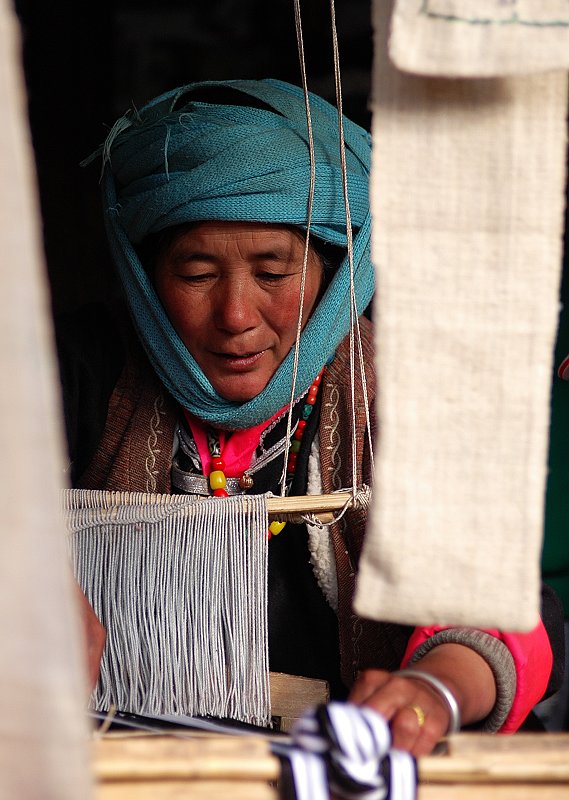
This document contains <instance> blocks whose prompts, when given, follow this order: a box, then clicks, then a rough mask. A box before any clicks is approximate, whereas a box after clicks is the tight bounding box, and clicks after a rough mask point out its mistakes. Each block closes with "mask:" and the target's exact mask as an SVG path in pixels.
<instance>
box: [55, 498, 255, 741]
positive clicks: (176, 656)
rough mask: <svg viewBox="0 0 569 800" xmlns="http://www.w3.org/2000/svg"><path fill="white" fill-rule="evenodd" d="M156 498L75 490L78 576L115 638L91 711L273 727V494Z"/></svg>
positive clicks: (72, 526) (71, 502) (73, 543)
mask: <svg viewBox="0 0 569 800" xmlns="http://www.w3.org/2000/svg"><path fill="white" fill-rule="evenodd" d="M149 497H150V496H148V495H144V494H140V495H136V494H134V495H130V496H128V495H126V494H124V493H117V494H116V495H114V494H113V493H108V492H96V491H93V492H90V491H87V492H86V491H84V490H71V491H69V492H67V493H66V497H65V506H66V508H67V512H68V525H69V531H70V536H69V544H70V551H71V556H72V560H73V564H74V569H75V573H76V577H77V580H78V582H79V584H80V585H81V587H82V588H83V590H84V592H85V594H86V595H87V597H88V599H89V601H90V602H91V604H92V606H93V608H94V610H95V613H96V614H97V616H98V617H99V619H100V620H101V621H102V623H103V625H104V626H105V628H106V629H107V636H108V639H107V646H106V648H105V653H104V655H103V660H102V664H101V678H100V681H99V683H98V686H97V688H96V690H95V692H94V693H93V695H92V697H91V707H92V708H94V709H96V710H106V709H109V708H110V706H111V705H114V706H116V707H117V708H118V709H120V710H121V711H126V712H130V713H136V714H142V715H147V716H155V715H158V714H185V715H190V716H206V715H212V716H215V717H220V718H230V719H238V720H241V721H243V722H249V723H253V724H256V725H268V723H269V721H270V695H269V683H268V634H267V630H268V625H267V528H268V515H267V508H266V498H265V496H264V495H255V496H247V497H242V496H239V497H230V498H215V499H205V500H195V499H193V498H188V497H184V496H180V495H172V496H170V495H163V496H158V497H156V496H154V497H153V499H154V500H155V502H144V501H145V500H147V499H148V498H149ZM121 498H122V499H123V500H125V499H127V498H128V502H121Z"/></svg>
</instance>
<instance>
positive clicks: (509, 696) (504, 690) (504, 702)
mask: <svg viewBox="0 0 569 800" xmlns="http://www.w3.org/2000/svg"><path fill="white" fill-rule="evenodd" d="M450 644H455V645H463V646H464V647H465V648H466V649H467V650H470V651H473V653H474V655H476V654H478V655H479V656H480V658H482V660H483V662H484V664H485V665H486V667H487V668H488V669H490V671H491V672H492V678H493V685H492V683H489V684H488V685H486V684H483V686H482V687H481V688H482V691H488V690H489V689H492V691H493V694H492V697H493V704H492V706H491V707H489V708H488V709H487V711H486V713H485V714H483V713H482V711H483V708H482V707H481V706H480V705H479V703H478V702H477V703H473V702H472V700H470V708H469V709H466V708H463V706H462V700H461V698H460V697H457V699H458V700H459V705H460V707H461V712H462V723H463V725H471V724H474V723H478V725H477V727H478V728H480V729H481V730H484V731H487V732H489V733H494V732H496V731H497V730H499V729H500V728H501V726H502V725H503V724H504V722H505V720H506V719H507V717H508V714H509V713H510V709H511V708H512V703H513V701H514V697H515V693H516V683H517V681H516V667H515V663H514V659H513V657H512V654H511V653H510V651H509V649H508V647H507V646H506V645H505V644H504V642H502V641H501V640H500V639H498V638H496V636H493V635H492V634H490V633H487V632H486V631H482V630H479V629H475V628H446V629H443V630H441V631H439V632H438V633H436V634H435V635H434V636H432V637H430V638H429V639H427V640H426V641H424V642H423V643H422V644H421V645H420V646H419V647H418V648H417V649H416V650H415V652H414V654H413V656H412V657H411V659H410V660H409V662H408V663H407V664H406V666H413V665H416V666H417V667H418V668H419V669H421V668H422V667H423V665H426V664H427V663H429V666H428V669H429V671H430V672H432V671H433V670H436V674H437V676H438V677H440V678H441V679H442V680H445V679H448V678H449V677H450V678H451V683H452V685H451V683H448V684H447V685H449V688H450V689H451V690H453V691H456V692H458V694H461V689H462V686H461V685H460V686H459V687H457V686H455V684H454V682H453V681H452V678H454V675H455V672H454V671H453V673H452V677H451V676H447V674H446V667H445V664H444V663H440V662H439V656H440V655H441V648H443V647H444V648H445V650H443V651H442V653H443V654H445V653H446V655H445V656H444V657H445V660H446V658H447V657H449V658H450V657H451V656H452V651H448V650H446V646H447V645H450ZM457 652H458V656H459V657H462V656H467V654H463V653H462V652H461V651H457ZM427 657H429V659H431V658H432V659H434V661H429V662H425V659H426V658H427ZM450 663H452V662H450ZM479 663H480V662H477V661H476V660H475V659H474V660H473V662H471V666H469V667H468V669H470V668H474V667H476V665H477V664H479ZM486 674H487V676H488V677H489V675H488V673H486ZM458 677H460V676H458ZM468 694H469V695H470V692H468ZM467 714H468V716H467Z"/></svg>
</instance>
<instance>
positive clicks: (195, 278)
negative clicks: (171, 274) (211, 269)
mask: <svg viewBox="0 0 569 800" xmlns="http://www.w3.org/2000/svg"><path fill="white" fill-rule="evenodd" d="M180 278H181V279H182V280H183V281H184V283H205V282H206V281H208V280H211V278H212V275H211V274H209V273H207V272H203V273H198V274H196V275H180Z"/></svg>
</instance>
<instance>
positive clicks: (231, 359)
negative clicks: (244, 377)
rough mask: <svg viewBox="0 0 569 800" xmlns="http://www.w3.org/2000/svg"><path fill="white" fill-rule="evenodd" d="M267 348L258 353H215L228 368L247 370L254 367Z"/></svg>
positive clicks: (240, 370) (238, 370)
mask: <svg viewBox="0 0 569 800" xmlns="http://www.w3.org/2000/svg"><path fill="white" fill-rule="evenodd" d="M265 352H266V351H265V350H260V351H259V352H258V353H245V354H244V355H238V354H236V353H215V356H216V357H217V358H218V359H220V361H221V362H222V363H223V365H224V366H225V368H226V369H230V370H232V371H234V372H247V370H250V369H252V368H253V367H254V366H255V365H256V364H257V362H258V361H259V360H260V359H261V358H262V357H263V355H264V354H265Z"/></svg>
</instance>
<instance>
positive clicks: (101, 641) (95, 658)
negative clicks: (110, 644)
mask: <svg viewBox="0 0 569 800" xmlns="http://www.w3.org/2000/svg"><path fill="white" fill-rule="evenodd" d="M76 594H77V600H78V604H79V615H80V620H81V627H82V629H83V639H84V644H85V657H86V661H87V676H88V679H89V688H90V689H94V688H95V686H96V684H97V681H98V680H99V672H100V668H101V658H102V655H103V650H104V648H105V642H106V640H107V632H106V631H105V629H104V628H103V626H102V625H101V623H100V622H99V619H98V618H97V615H96V614H95V612H94V611H93V609H92V607H91V605H90V603H89V601H88V600H87V598H86V597H85V595H84V594H83V592H82V591H81V589H80V588H79V586H77V592H76Z"/></svg>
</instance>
